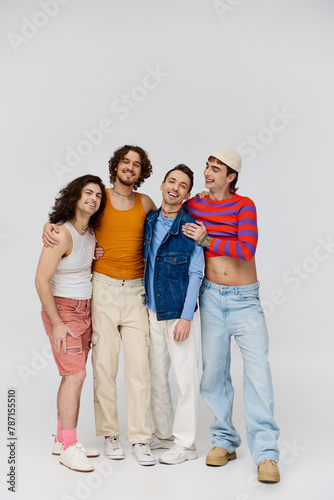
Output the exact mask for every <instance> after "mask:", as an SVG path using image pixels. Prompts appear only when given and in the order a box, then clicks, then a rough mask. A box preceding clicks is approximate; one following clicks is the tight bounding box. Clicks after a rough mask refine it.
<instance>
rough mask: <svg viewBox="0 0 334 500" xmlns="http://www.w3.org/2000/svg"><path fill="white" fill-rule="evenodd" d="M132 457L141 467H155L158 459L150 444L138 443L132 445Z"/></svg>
mask: <svg viewBox="0 0 334 500" xmlns="http://www.w3.org/2000/svg"><path fill="white" fill-rule="evenodd" d="M132 455H133V456H134V457H136V459H137V461H138V463H139V464H140V465H155V464H156V462H157V461H156V459H155V457H154V456H153V455H152V453H151V450H150V445H149V444H147V443H146V444H144V443H136V444H133V445H132Z"/></svg>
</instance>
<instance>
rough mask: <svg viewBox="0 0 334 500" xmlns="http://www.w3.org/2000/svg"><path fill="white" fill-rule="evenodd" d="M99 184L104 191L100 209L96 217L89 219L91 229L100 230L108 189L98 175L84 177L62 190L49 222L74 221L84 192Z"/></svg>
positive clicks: (50, 213)
mask: <svg viewBox="0 0 334 500" xmlns="http://www.w3.org/2000/svg"><path fill="white" fill-rule="evenodd" d="M91 182H92V183H93V184H97V185H98V186H100V188H101V191H102V197H101V203H100V207H99V209H98V211H97V212H95V214H94V215H92V216H91V218H90V219H89V227H90V228H92V229H98V228H99V227H100V224H101V218H102V216H103V212H104V209H105V206H106V201H107V197H106V188H105V185H104V184H103V182H102V180H101V179H100V177H97V176H96V175H91V174H87V175H83V176H81V177H78V178H77V179H74V180H73V181H71V182H70V183H69V184H68V185H67V186H66V187H64V188H63V189H61V190H60V191H59V193H58V195H57V196H56V199H55V204H54V206H53V207H52V211H51V212H49V222H52V223H54V224H58V223H62V224H63V223H64V222H66V221H67V220H71V219H73V217H75V207H76V204H77V201H78V200H80V198H81V194H82V190H83V189H84V187H85V186H87V184H89V183H91Z"/></svg>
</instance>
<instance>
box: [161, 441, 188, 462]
mask: <svg viewBox="0 0 334 500" xmlns="http://www.w3.org/2000/svg"><path fill="white" fill-rule="evenodd" d="M195 458H198V454H197V451H196V448H195V446H193V447H192V448H190V449H189V448H184V447H183V446H180V445H179V444H176V443H175V444H174V445H173V446H172V447H171V448H170V449H169V450H167V451H165V453H163V454H162V455H161V457H159V459H158V460H159V462H160V463H162V464H169V465H174V464H182V462H185V461H186V460H195Z"/></svg>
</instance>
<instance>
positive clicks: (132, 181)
mask: <svg viewBox="0 0 334 500" xmlns="http://www.w3.org/2000/svg"><path fill="white" fill-rule="evenodd" d="M117 179H118V182H119V183H120V184H123V186H133V185H134V184H135V183H136V182H137V180H138V179H133V178H131V179H128V178H127V177H124V178H121V177H120V176H119V175H117Z"/></svg>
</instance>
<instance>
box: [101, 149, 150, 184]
mask: <svg viewBox="0 0 334 500" xmlns="http://www.w3.org/2000/svg"><path fill="white" fill-rule="evenodd" d="M129 151H134V152H135V153H138V154H139V156H140V163H141V172H140V177H139V179H138V180H137V181H136V182H135V184H134V185H133V190H134V191H136V189H137V188H139V186H140V185H141V184H142V183H143V182H144V180H145V179H148V178H149V177H150V175H151V174H152V164H151V162H150V160H149V158H148V154H147V153H146V151H144V150H143V149H142V148H140V147H139V146H128V145H125V146H122V147H121V148H118V149H116V151H115V152H114V154H113V156H112V157H111V158H110V160H109V180H110V182H111V184H115V182H116V170H117V167H118V164H119V162H120V161H121V160H122V158H124V156H125V155H127V154H128V152H129Z"/></svg>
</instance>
